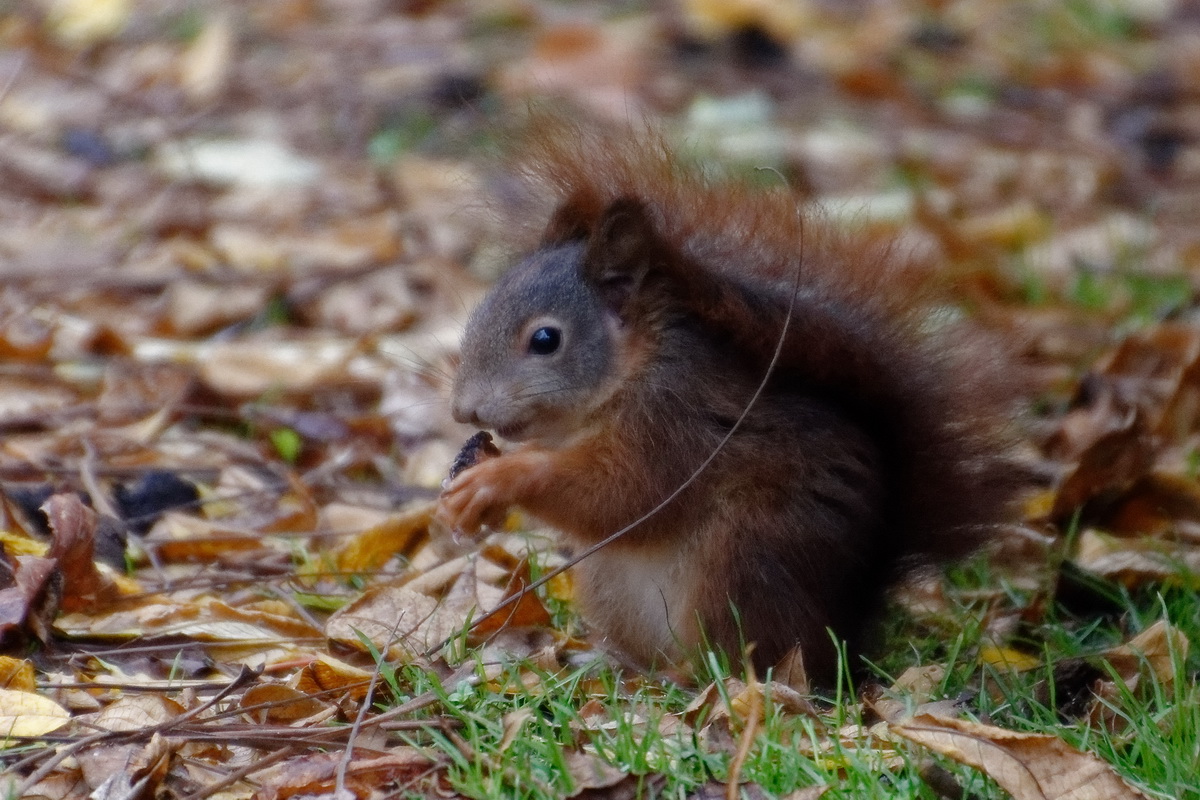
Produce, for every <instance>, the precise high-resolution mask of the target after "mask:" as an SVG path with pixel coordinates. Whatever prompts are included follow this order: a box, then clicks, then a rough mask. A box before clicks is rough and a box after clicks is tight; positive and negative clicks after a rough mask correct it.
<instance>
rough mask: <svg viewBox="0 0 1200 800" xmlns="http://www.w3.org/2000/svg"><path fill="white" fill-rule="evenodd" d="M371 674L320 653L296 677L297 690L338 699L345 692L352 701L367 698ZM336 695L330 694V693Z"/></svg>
mask: <svg viewBox="0 0 1200 800" xmlns="http://www.w3.org/2000/svg"><path fill="white" fill-rule="evenodd" d="M370 683H371V673H370V672H368V671H367V670H365V669H360V668H359V667H356V666H354V665H352V664H347V663H346V662H345V661H341V660H339V659H336V658H334V657H333V656H331V655H329V654H327V653H319V654H318V655H317V657H316V658H315V659H313V661H312V662H311V663H309V664H308V665H307V666H305V667H304V669H302V670H301V671H300V673H299V674H298V675H297V676H296V689H297V690H299V691H301V692H304V693H305V694H308V695H320V696H321V697H325V698H329V697H333V698H336V697H337V696H338V693H342V692H344V693H345V694H347V695H348V696H349V697H350V698H351V699H352V700H356V701H357V700H362V699H363V698H364V697H366V696H367V688H368V686H369V685H370ZM331 691H332V692H334V694H330V692H331Z"/></svg>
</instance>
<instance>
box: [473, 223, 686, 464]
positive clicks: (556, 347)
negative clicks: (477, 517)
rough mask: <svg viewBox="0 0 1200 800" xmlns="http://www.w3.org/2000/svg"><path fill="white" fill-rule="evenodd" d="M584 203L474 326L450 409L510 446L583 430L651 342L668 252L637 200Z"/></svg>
mask: <svg viewBox="0 0 1200 800" xmlns="http://www.w3.org/2000/svg"><path fill="white" fill-rule="evenodd" d="M594 208H595V206H594V205H592V204H589V203H586V202H582V201H581V200H579V199H576V200H573V201H568V202H567V203H565V204H564V205H563V206H562V207H561V208H559V210H558V211H557V212H556V213H555V216H554V218H553V219H552V220H551V222H550V225H549V226H548V228H547V230H546V233H545V234H544V235H543V238H542V243H541V245H540V246H539V248H538V249H537V250H536V251H534V253H533V254H532V255H530V256H529V257H527V258H525V259H524V260H523V261H522V262H521V263H519V264H518V265H517V266H515V267H514V268H513V269H511V270H510V271H509V272H507V273H506V274H505V275H504V276H503V277H502V278H501V279H500V280H499V281H498V282H497V283H496V285H495V286H494V287H493V288H492V290H491V291H490V292H489V293H488V295H487V297H485V298H484V300H483V302H482V303H481V304H480V305H479V307H478V308H477V309H476V310H475V312H474V313H473V314H472V315H471V318H470V320H469V321H468V322H467V329H466V333H465V334H464V337H463V343H462V362H461V366H460V368H459V371H458V376H457V378H456V379H455V382H454V389H453V393H452V398H451V409H452V411H453V414H454V418H455V419H456V420H458V421H459V422H466V423H470V424H473V425H477V426H479V427H481V428H489V429H491V430H494V431H496V432H497V433H498V434H500V435H501V436H503V437H505V438H506V439H511V440H514V441H527V440H536V441H540V442H546V443H555V442H560V441H561V440H563V439H565V438H567V437H570V436H573V435H575V434H578V433H581V432H583V431H585V430H586V429H587V428H588V423H589V421H590V420H591V418H592V415H593V413H594V412H595V411H597V410H598V409H599V408H600V407H601V406H603V405H604V403H605V402H606V401H607V400H609V399H610V398H611V397H612V396H613V395H614V393H616V392H617V391H618V389H619V388H620V386H621V383H622V382H623V380H624V379H625V378H626V377H628V375H629V374H630V371H631V370H632V369H633V366H634V364H635V363H636V362H637V360H638V352H639V347H640V346H642V345H643V344H644V340H645V337H642V336H639V332H641V331H643V330H644V329H645V324H644V323H645V322H646V316H647V309H646V308H645V305H646V304H645V303H644V302H643V299H644V295H645V294H646V292H645V291H644V289H645V286H646V284H647V276H648V275H649V274H650V273H651V272H652V270H653V265H654V264H655V262H656V260H657V259H659V258H661V257H663V254H665V252H666V249H665V246H664V245H663V244H662V243H661V241H660V239H659V238H658V236H657V234H656V233H655V230H654V226H653V223H652V222H651V220H650V216H649V212H648V210H647V209H646V208H645V207H644V206H643V205H642V204H641V203H640V202H638V201H635V200H624V199H623V200H617V201H615V202H613V203H611V204H610V205H609V206H608V207H607V208H604V209H602V210H599V211H592V210H591V209H594Z"/></svg>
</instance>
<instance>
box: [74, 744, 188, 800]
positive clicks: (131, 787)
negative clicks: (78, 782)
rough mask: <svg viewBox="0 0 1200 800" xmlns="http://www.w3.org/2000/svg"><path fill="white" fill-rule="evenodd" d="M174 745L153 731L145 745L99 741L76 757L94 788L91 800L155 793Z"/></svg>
mask: <svg viewBox="0 0 1200 800" xmlns="http://www.w3.org/2000/svg"><path fill="white" fill-rule="evenodd" d="M178 746H179V743H178V742H177V741H176V742H173V741H172V740H170V739H168V738H167V737H165V736H162V735H160V734H158V733H155V734H154V735H153V736H152V737H151V738H150V741H149V742H147V743H146V744H145V745H138V744H122V745H101V746H99V747H92V748H88V749H87V750H85V751H83V752H80V753H79V754H78V755H77V756H76V757H77V758H78V760H79V765H80V767H81V769H82V770H83V776H84V779H85V780H86V781H87V782H88V783H89V784H90V785H91V786H92V787H93V789H94V791H93V792H92V793H91V795H90V798H91V800H142V798H148V797H153V796H154V795H155V793H156V792H155V790H156V789H157V788H158V785H159V784H160V783H161V782H162V780H163V778H164V777H166V775H167V770H168V769H169V768H170V766H171V756H172V755H173V754H174V752H175V750H176V749H177V748H178Z"/></svg>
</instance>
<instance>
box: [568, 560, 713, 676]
mask: <svg viewBox="0 0 1200 800" xmlns="http://www.w3.org/2000/svg"><path fill="white" fill-rule="evenodd" d="M688 551H691V548H686V547H679V545H678V543H673V546H671V547H657V548H656V547H646V546H645V545H644V544H643V545H639V546H636V547H628V546H627V547H619V543H617V544H614V545H612V546H610V547H608V548H606V549H604V550H601V551H599V552H597V553H594V554H592V555H591V556H589V557H588V558H586V559H584V560H583V561H581V562H580V563H579V564H578V565H577V566H576V567H575V575H576V581H577V585H578V587H579V601H580V606H581V609H582V611H583V615H584V619H586V620H587V623H588V625H589V626H590V627H591V628H592V629H593V630H594V631H596V632H597V633H599V634H601V635H602V636H604V637H605V638H606V639H607V640H608V642H609V643H611V644H612V645H614V646H615V647H617V648H618V649H620V650H621V651H623V652H624V653H625V654H626V655H628V656H630V657H632V658H633V659H635V660H636V661H639V662H641V663H643V664H646V665H651V664H657V665H658V666H665V665H668V664H673V663H676V662H678V661H680V660H681V658H682V657H683V655H684V653H686V652H688V651H689V650H691V649H693V648H694V647H695V646H696V645H697V644H698V643H699V625H698V624H697V619H696V589H697V587H696V586H695V576H696V575H699V574H704V573H703V571H702V570H701V569H700V567H699V565H697V564H695V563H691V562H692V561H693V560H694V559H695V554H694V551H693V552H688Z"/></svg>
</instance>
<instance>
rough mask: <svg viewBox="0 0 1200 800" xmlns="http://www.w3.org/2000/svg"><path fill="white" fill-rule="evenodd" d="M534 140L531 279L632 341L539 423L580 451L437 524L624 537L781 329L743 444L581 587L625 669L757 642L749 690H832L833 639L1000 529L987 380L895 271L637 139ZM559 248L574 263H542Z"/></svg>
mask: <svg viewBox="0 0 1200 800" xmlns="http://www.w3.org/2000/svg"><path fill="white" fill-rule="evenodd" d="M538 128H539V133H538V134H537V135H535V136H533V137H532V139H531V145H530V148H529V151H528V158H527V161H526V163H527V164H528V165H529V167H528V169H529V176H530V177H531V178H532V180H533V181H534V182H535V184H536V185H537V186H539V187H541V189H542V191H545V192H548V193H550V194H551V195H552V196H555V197H557V198H559V199H560V202H561V206H560V208H559V210H558V212H557V213H556V215H555V217H554V219H553V220H552V221H551V223H550V225H549V226H548V228H547V230H546V233H545V234H544V237H543V243H542V249H541V252H543V253H545V254H546V255H545V256H544V259H548V260H549V261H548V263H549V264H550V266H549V267H548V269H550V270H551V272H548V273H547V274H551V275H553V276H554V277H553V278H552V279H551V280H563V281H579V280H583V281H584V282H585V283H586V284H587V286H588V287H589V289H590V290H591V291H593V292H594V293H596V295H597V296H600V297H602V298H604V301H605V302H607V303H609V304H610V305H611V306H612V308H613V309H614V310H615V312H616V313H618V314H619V315H620V317H621V320H622V328H621V330H623V331H626V332H627V333H625V334H622V335H623V336H627V339H622V340H621V341H622V344H621V347H620V348H619V349H618V350H617V354H618V355H617V363H616V365H615V366H614V367H613V369H612V374H611V375H609V376H608V377H609V378H611V381H610V383H611V384H612V386H613V387H615V388H612V389H611V394H609V395H606V396H605V398H604V399H603V402H601V403H600V404H599V405H597V406H595V407H588V408H586V409H583V408H582V407H580V408H579V409H575V408H571V409H566V408H563V409H559V408H553V407H550V408H549V409H548V410H546V409H542V410H539V413H541V414H544V415H551V416H552V415H555V414H561V415H562V419H563V420H568V421H569V423H570V426H571V427H573V429H575V430H577V431H578V435H576V436H573V437H568V438H565V439H560V440H557V441H555V442H551V443H546V442H530V443H528V444H525V445H523V446H522V447H520V448H518V449H516V450H514V451H512V452H510V453H507V454H505V455H503V456H501V457H499V458H495V459H491V460H488V461H485V462H483V463H481V464H479V465H478V466H476V467H473V468H471V469H469V470H467V471H466V472H464V473H463V474H462V475H460V476H459V477H458V478H457V479H456V480H455V481H454V482H453V483H452V484H451V486H450V487H449V489H448V491H447V493H446V495H445V496H444V498H443V504H442V511H441V514H442V516H443V518H444V519H445V520H447V521H448V522H449V523H450V524H454V525H458V526H461V527H464V528H468V529H471V528H476V527H478V524H479V522H480V521H481V520H484V519H486V518H488V516H489V515H491V514H494V513H495V512H496V510H498V509H501V508H506V507H509V506H514V505H515V506H520V507H522V508H524V509H526V510H527V511H529V512H530V513H531V514H533V515H535V516H537V517H539V518H541V519H543V520H545V521H546V522H547V523H549V524H550V525H552V526H554V527H555V528H558V529H559V530H561V531H562V532H563V533H564V534H565V535H566V537H567V539H568V541H570V542H572V543H574V544H576V545H580V546H585V545H587V544H591V543H594V542H596V541H599V540H601V539H603V538H604V537H606V536H608V535H609V534H611V533H612V532H613V531H615V530H618V529H619V528H621V527H623V526H625V525H627V524H629V523H631V522H633V521H634V520H636V519H638V518H639V517H640V516H642V515H643V514H644V513H645V512H647V511H648V510H649V509H651V508H653V507H654V506H655V505H657V504H658V503H659V502H661V501H662V500H663V499H664V498H666V497H667V496H668V495H670V493H671V492H672V491H674V490H675V489H676V488H677V487H679V486H680V485H682V484H683V483H684V482H685V481H687V480H688V479H689V477H690V476H691V475H692V473H693V472H694V471H695V470H696V469H697V467H698V466H699V465H700V464H701V463H702V462H703V461H704V459H705V458H706V457H707V456H708V455H709V454H710V453H711V452H712V451H713V450H714V449H715V448H716V447H717V445H718V443H719V441H720V440H721V438H722V436H723V435H724V433H725V432H726V431H727V430H728V429H729V427H730V426H731V425H732V423H733V421H734V420H736V419H737V418H738V416H739V415H740V414H741V413H742V411H743V409H744V408H745V407H746V405H747V403H748V402H749V400H750V398H751V396H752V395H753V393H754V391H755V389H756V388H757V386H758V385H759V383H760V382H761V381H762V379H763V377H764V374H765V373H766V370H767V367H768V364H769V363H770V361H771V358H772V355H773V353H774V352H775V350H776V347H777V346H778V345H779V343H780V336H781V333H782V331H783V329H784V324H785V321H786V320H788V319H789V308H790V309H791V312H790V322H789V324H788V333H787V336H786V337H785V338H784V340H783V342H782V346H781V349H780V356H779V360H778V363H777V364H776V366H775V367H774V372H773V374H772V375H771V377H770V380H769V381H768V383H767V385H766V390H765V391H764V393H763V394H762V396H761V397H760V399H759V401H758V402H757V404H756V405H755V407H754V408H753V409H752V411H751V413H750V414H749V415H748V416H747V418H746V420H745V423H744V425H743V427H742V428H741V429H739V431H738V432H737V433H736V434H735V435H734V436H733V438H732V439H730V441H729V442H728V443H727V444H726V445H725V447H724V449H723V450H722V452H721V453H720V455H719V456H718V457H717V458H716V459H715V460H714V461H713V463H712V464H711V465H710V466H709V467H708V468H707V469H706V470H705V471H704V472H703V473H701V474H700V475H699V477H698V478H697V479H696V480H695V482H694V483H693V484H691V485H690V486H689V487H688V488H687V489H686V490H685V491H684V492H683V494H682V495H680V497H678V498H677V499H676V500H675V501H673V502H672V503H671V504H670V505H668V506H667V507H666V508H664V509H663V510H661V511H660V512H659V513H657V514H656V515H655V516H653V517H652V518H651V519H649V520H647V521H646V522H644V523H642V524H641V525H639V526H638V527H637V528H635V529H634V530H633V531H631V532H630V533H629V534H628V535H627V536H626V537H625V538H624V539H622V540H621V541H619V542H616V543H614V544H613V545H611V546H610V547H608V548H606V549H605V550H603V551H601V552H600V553H598V554H596V555H595V556H593V557H591V558H589V559H587V560H585V561H584V562H583V563H581V564H580V565H579V566H578V567H577V571H578V575H579V580H580V584H581V594H582V600H583V603H584V606H585V608H584V610H585V613H586V615H587V617H588V619H589V621H591V622H592V624H593V625H594V626H595V627H596V628H597V629H598V630H599V631H601V632H602V633H604V634H605V635H607V636H608V637H609V638H610V639H611V640H612V641H613V642H614V643H615V644H616V645H618V646H619V647H621V648H622V649H624V650H625V651H627V652H629V653H630V654H631V655H633V656H634V657H636V658H638V659H640V660H642V661H644V662H648V663H649V662H654V661H656V660H657V661H660V662H661V661H662V660H663V659H664V658H665V659H677V658H679V657H680V656H682V655H684V654H686V653H689V652H691V651H694V650H695V649H696V648H697V647H698V646H699V644H700V637H701V636H704V637H706V638H707V641H709V642H711V643H712V644H714V645H716V646H718V647H721V648H722V649H724V650H726V651H727V652H729V653H730V654H731V655H733V656H734V657H736V655H737V653H738V652H740V648H741V643H742V642H743V641H745V642H754V643H755V648H756V649H755V651H754V654H755V661H756V662H757V663H758V664H759V666H760V667H765V666H770V665H771V664H773V663H775V662H776V661H777V660H778V659H779V658H781V657H782V656H783V655H785V654H786V653H787V652H788V651H789V650H790V649H791V648H792V647H793V646H794V645H799V646H800V647H801V649H802V652H803V654H804V659H805V663H806V666H807V667H808V669H809V670H810V673H811V674H813V675H814V676H815V677H816V678H818V679H819V680H828V679H830V678H831V675H832V671H833V668H834V665H835V663H836V651H835V648H834V646H833V643H832V641H831V639H830V637H829V635H828V633H827V628H832V629H833V630H834V631H836V632H837V634H838V635H840V636H842V637H844V638H847V639H849V640H850V642H851V647H852V648H857V647H858V646H860V645H861V637H862V635H863V632H864V630H866V628H867V625H868V622H869V620H870V619H871V617H872V615H873V614H874V613H875V612H876V611H877V610H878V605H879V602H880V600H881V598H882V596H883V593H884V592H885V590H886V589H887V587H889V586H890V585H892V584H893V583H894V582H895V580H896V579H898V578H899V577H901V576H903V575H904V574H905V573H906V572H908V571H909V570H911V569H912V567H913V566H914V565H917V564H922V563H930V562H936V561H940V560H943V559H947V558H953V557H957V556H960V555H962V554H964V553H967V552H969V551H971V550H972V549H974V548H976V547H977V546H978V545H979V544H980V542H981V541H982V540H983V539H984V537H985V536H986V533H987V531H988V529H989V526H990V525H993V524H995V523H997V522H999V521H1001V520H1003V519H1004V515H1005V506H1006V503H1007V502H1008V501H1009V499H1010V498H1011V495H1012V492H1013V489H1014V488H1015V479H1014V477H1013V472H1012V470H1011V469H1010V465H1009V464H1008V463H1007V462H1006V460H1005V459H1004V458H1003V453H1002V448H1001V444H1000V436H999V432H1000V430H1001V429H1002V428H1003V423H1004V418H1005V413H1006V412H1007V411H1008V410H1009V409H1008V407H1007V402H1008V400H1009V394H1008V393H1007V390H1006V389H1005V386H1004V381H1003V380H1002V377H1003V373H1002V371H1001V370H999V369H997V368H995V365H994V364H991V363H989V361H990V359H989V358H986V357H984V356H983V355H982V351H981V350H980V349H972V348H971V347H970V346H969V345H967V344H966V341H967V340H969V338H970V337H969V336H964V334H963V332H962V331H961V330H950V329H945V330H942V331H940V332H937V331H935V332H933V333H923V332H922V331H921V330H920V328H921V326H922V325H924V324H926V323H928V322H929V317H928V315H927V312H926V308H925V306H924V304H923V300H922V298H921V297H920V293H919V291H918V290H917V289H915V288H914V287H915V282H914V280H913V276H912V271H911V270H910V269H909V268H908V267H907V266H906V265H905V264H904V263H903V261H902V260H900V259H898V258H896V257H895V254H893V253H892V252H890V248H889V247H888V246H886V245H880V244H878V243H874V242H871V241H867V240H865V239H864V238H862V237H853V236H847V235H844V234H842V233H840V232H838V231H836V230H834V229H833V228H832V227H831V226H830V225H828V224H825V223H823V222H821V221H819V220H812V219H808V220H804V219H802V218H801V217H800V215H799V214H798V212H797V209H796V206H795V203H794V201H793V198H792V197H790V196H789V195H788V194H787V193H786V192H784V191H773V192H770V191H763V190H761V189H758V188H752V187H749V186H746V185H742V184H738V183H726V182H718V181H713V180H710V179H707V178H705V177H704V176H702V175H701V174H700V173H699V172H698V171H696V170H694V169H690V168H686V167H684V166H683V165H682V164H681V163H680V161H679V160H678V159H677V158H676V157H675V156H674V155H673V154H671V153H670V152H669V151H668V150H667V148H666V147H665V146H664V144H663V143H662V141H661V140H660V139H658V138H657V137H656V136H654V135H653V134H651V133H646V134H645V135H641V136H636V135H632V134H613V133H611V132H602V131H598V130H597V129H595V128H589V129H583V128H580V127H577V126H574V125H571V124H570V123H567V122H564V121H562V120H560V119H557V118H553V119H548V118H544V117H543V118H541V119H539V120H538ZM572 242H586V248H585V250H584V251H583V254H582V255H579V254H578V253H579V250H578V248H576V249H574V250H571V249H561V246H562V245H563V244H564V243H567V244H568V245H569V244H570V243H572ZM556 248H559V249H556ZM555 259H557V260H558V261H561V262H562V263H561V265H559V264H558V261H555ZM526 269H530V268H529V267H526ZM798 270H799V272H798ZM581 276H582V277H581ZM496 291H498V292H502V291H504V290H503V289H497V290H496ZM501 299H502V300H507V298H504V297H503V295H501ZM512 303H513V304H516V301H515V300H513V301H512ZM504 306H505V303H504V302H500V303H496V302H495V301H494V303H493V307H492V308H491V309H489V310H488V311H486V312H484V313H485V314H499V315H501V316H502V315H503V313H504V311H497V310H496V309H503V308H504ZM524 311H526V310H525V309H521V310H520V312H521V313H523V312H524ZM512 313H514V314H515V313H518V310H517V309H513V310H512ZM495 321H496V320H489V319H481V320H473V321H472V324H473V325H476V326H485V325H487V324H489V323H492V322H495ZM469 330H470V328H469ZM468 341H469V337H468ZM468 346H469V345H468ZM462 380H464V381H470V380H471V376H466V377H464V378H463V379H462ZM606 385H607V384H606ZM605 391H609V390H608V389H606V390H605ZM513 402H514V403H516V402H518V400H516V399H514V400H513ZM456 413H457V412H456ZM472 413H473V412H471V411H470V410H468V411H466V412H464V414H465V415H466V416H467V417H470V416H471V415H472ZM647 587H650V588H647ZM664 631H669V634H667V635H664V633H663V632H664ZM664 638H666V639H667V641H664ZM671 639H673V640H674V641H671Z"/></svg>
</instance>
